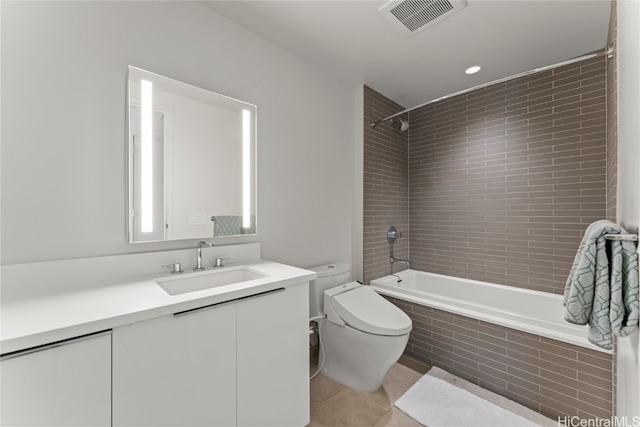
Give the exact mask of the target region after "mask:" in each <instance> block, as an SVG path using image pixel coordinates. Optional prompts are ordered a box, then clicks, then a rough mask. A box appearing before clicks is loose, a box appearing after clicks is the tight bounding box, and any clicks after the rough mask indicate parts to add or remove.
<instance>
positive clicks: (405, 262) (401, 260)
mask: <svg viewBox="0 0 640 427" xmlns="http://www.w3.org/2000/svg"><path fill="white" fill-rule="evenodd" d="M396 262H397V263H398V264H407V268H411V265H410V264H409V260H407V259H399V258H396V257H394V256H393V255H391V256H389V264H391V275H393V264H395V263H396Z"/></svg>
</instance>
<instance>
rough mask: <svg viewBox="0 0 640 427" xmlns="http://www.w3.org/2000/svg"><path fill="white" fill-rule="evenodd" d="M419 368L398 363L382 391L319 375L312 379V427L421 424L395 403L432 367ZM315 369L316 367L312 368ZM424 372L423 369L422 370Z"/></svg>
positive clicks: (390, 370) (387, 376)
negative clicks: (345, 384) (357, 388)
mask: <svg viewBox="0 0 640 427" xmlns="http://www.w3.org/2000/svg"><path fill="white" fill-rule="evenodd" d="M414 367H415V368H416V369H417V370H414V369H412V368H409V367H407V366H405V365H403V364H400V363H396V364H395V365H393V366H392V367H391V369H389V372H388V373H387V375H386V376H385V379H384V382H383V384H382V387H381V388H380V390H378V391H376V392H373V393H366V392H360V391H355V390H353V389H351V388H349V387H346V386H343V385H341V384H338V383H335V382H333V381H331V380H330V379H328V378H326V377H324V376H323V375H322V374H318V375H316V376H315V378H313V379H312V380H311V423H310V424H309V427H343V426H344V427H347V426H349V427H383V426H387V427H400V426H402V427H405V426H406V427H420V424H419V423H417V422H416V421H414V420H413V419H411V418H409V417H408V416H407V415H405V414H404V413H402V412H401V411H399V410H398V409H397V408H395V407H394V406H393V404H394V402H395V401H396V400H398V399H399V398H400V396H402V395H403V394H404V392H405V391H407V390H408V389H409V388H410V387H411V386H412V385H413V384H414V383H415V382H416V381H418V380H419V379H420V378H421V377H422V375H424V373H425V372H426V371H427V370H428V367H424V366H414ZM312 369H313V372H315V367H313V368H312ZM419 371H423V372H419Z"/></svg>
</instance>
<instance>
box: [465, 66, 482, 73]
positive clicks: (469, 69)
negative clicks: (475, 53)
mask: <svg viewBox="0 0 640 427" xmlns="http://www.w3.org/2000/svg"><path fill="white" fill-rule="evenodd" d="M478 71H480V66H479V65H474V66H473V67H469V68H467V70H466V71H465V73H467V74H475V73H477V72H478Z"/></svg>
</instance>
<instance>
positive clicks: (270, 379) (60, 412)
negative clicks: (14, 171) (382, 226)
mask: <svg viewBox="0 0 640 427" xmlns="http://www.w3.org/2000/svg"><path fill="white" fill-rule="evenodd" d="M239 246H240V245H239ZM230 250H233V249H229V248H228V247H227V248H226V249H225V248H224V247H219V248H215V250H214V248H212V250H211V251H210V252H211V253H209V254H207V255H208V257H209V259H207V260H206V265H209V266H210V265H212V260H211V259H210V258H211V257H214V256H219V255H218V253H220V251H226V253H225V254H222V253H220V255H227V254H228V253H229V251H230ZM216 251H218V252H216ZM168 252H174V253H173V254H170V253H163V254H162V256H164V257H167V258H168V257H173V259H174V260H175V259H178V260H180V259H182V258H180V257H181V256H183V255H184V256H185V257H187V256H188V255H190V254H191V252H192V251H191V250H189V251H187V252H188V253H187V252H185V253H184V254H183V253H181V252H182V251H168ZM123 257H129V258H130V257H133V258H136V260H131V259H128V260H127V261H128V263H127V266H128V267H126V268H123V269H122V270H123V271H122V272H120V276H123V277H110V278H108V279H107V280H105V279H104V278H102V279H101V280H98V278H97V277H96V279H95V280H94V283H85V285H84V286H80V284H79V281H78V280H77V278H76V279H73V278H72V277H71V276H68V277H67V279H68V280H67V281H65V280H64V278H63V277H61V276H58V277H57V278H55V279H52V280H53V281H54V282H58V283H62V282H65V283H66V285H63V284H61V285H60V286H59V287H58V291H53V290H51V289H49V290H48V291H46V290H44V289H42V290H41V291H40V292H39V293H38V294H37V295H29V293H28V292H26V293H25V292H24V291H21V290H19V289H18V290H16V289H5V287H4V283H3V300H2V307H1V308H2V325H1V327H2V342H1V351H2V361H1V362H0V363H1V365H0V368H1V373H2V375H1V377H0V381H1V387H2V389H1V391H2V395H1V399H2V401H1V405H2V414H1V419H0V422H1V424H2V425H48V426H53V425H107V426H108V425H113V426H130V425H138V426H144V425H148V426H159V425H181V426H188V425H211V426H215V425H224V426H229V425H274V426H275V425H277V426H302V425H306V424H307V423H308V422H309V379H308V377H309V367H308V331H307V326H308V324H307V320H308V282H309V281H310V280H313V279H314V278H315V273H313V272H310V271H307V270H302V269H298V268H295V267H291V266H287V265H283V264H279V263H275V262H269V261H250V260H241V259H240V260H237V262H234V263H230V264H229V265H228V266H225V267H221V268H218V269H215V268H211V267H209V269H208V270H205V271H203V272H185V273H183V274H170V273H167V272H162V273H161V274H142V275H140V274H138V275H131V273H132V272H133V271H132V270H141V269H143V268H144V267H145V265H146V264H149V263H151V262H155V261H153V260H154V259H157V258H154V257H153V256H152V255H150V254H135V255H123V256H117V257H103V258H104V259H103V260H96V259H93V260H92V259H89V260H67V261H58V262H52V263H39V264H43V265H38V266H31V267H32V268H30V269H28V270H27V267H25V266H24V265H22V266H4V267H2V268H3V270H2V273H3V278H4V277H6V278H7V279H9V282H13V283H11V284H10V288H13V287H14V286H18V288H19V285H20V283H17V282H16V280H17V279H16V278H19V277H20V278H23V279H24V280H29V276H32V277H33V276H34V275H41V276H42V277H41V278H42V279H44V278H45V277H46V274H47V272H48V273H50V274H51V276H52V277H55V276H56V275H54V274H53V273H54V272H61V271H72V270H68V269H67V268H66V267H69V265H62V266H61V265H59V264H60V263H63V264H64V263H66V264H69V263H71V264H73V263H76V264H78V265H80V267H78V266H77V265H76V266H75V267H76V269H75V272H76V273H77V275H79V276H81V277H85V278H86V277H87V276H91V275H90V274H89V273H87V272H88V271H89V270H91V269H92V267H95V265H93V266H92V265H89V266H87V265H86V264H87V263H89V264H91V263H97V264H100V263H102V264H100V265H102V267H98V268H97V269H96V270H97V271H103V272H104V271H110V268H109V265H110V263H115V264H118V263H119V262H120V261H121V259H122V258H123ZM129 261H136V262H134V263H131V262H129ZM83 263H84V266H82V265H83ZM105 263H106V264H105ZM134 265H135V267H132V266H134ZM27 271H29V272H30V273H28V272H27ZM233 271H236V272H237V271H251V272H253V273H252V274H248V273H233ZM138 272H139V271H138ZM21 273H22V274H21ZM116 275H117V274H116V273H112V276H116ZM203 277H204V278H205V279H206V280H209V281H210V282H209V283H214V285H212V287H209V288H206V287H204V288H202V285H200V284H199V286H200V288H201V289H197V290H190V291H187V292H184V293H180V292H176V291H175V287H174V289H173V291H172V293H173V294H170V293H169V292H168V291H167V290H165V289H164V288H163V287H162V286H161V284H163V283H165V282H167V281H171V280H172V279H176V280H174V281H175V282H176V283H174V285H175V286H178V285H179V284H180V281H181V280H182V281H183V282H184V283H185V284H189V283H195V282H194V280H200V279H201V278H203ZM221 277H226V279H220V278H221ZM216 278H218V279H216ZM85 280H86V279H85ZM206 280H205V282H206ZM18 281H19V280H18ZM5 282H6V280H5ZM71 282H74V283H71ZM203 283H204V282H203ZM22 285H24V282H23V283H22ZM5 297H6V298H5Z"/></svg>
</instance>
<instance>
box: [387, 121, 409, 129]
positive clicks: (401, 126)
mask: <svg viewBox="0 0 640 427" xmlns="http://www.w3.org/2000/svg"><path fill="white" fill-rule="evenodd" d="M389 123H391V124H396V123H397V124H398V129H400V132H404V131H406V130H407V129H409V121H407V120H402V119H391V120H389Z"/></svg>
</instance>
